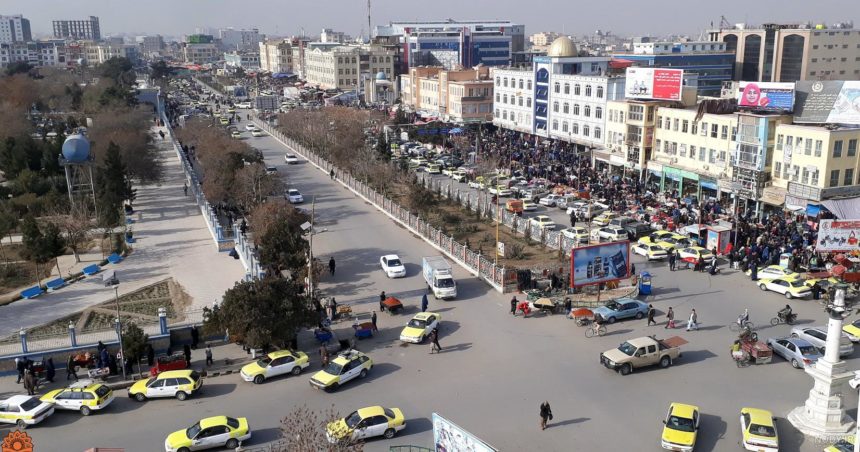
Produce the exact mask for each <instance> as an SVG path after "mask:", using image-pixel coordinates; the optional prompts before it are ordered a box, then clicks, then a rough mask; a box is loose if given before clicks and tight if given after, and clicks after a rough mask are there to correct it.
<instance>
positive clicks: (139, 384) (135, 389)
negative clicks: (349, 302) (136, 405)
mask: <svg viewBox="0 0 860 452" xmlns="http://www.w3.org/2000/svg"><path fill="white" fill-rule="evenodd" d="M147 381H149V379H144V380H137V381H136V382H135V383H134V384H133V385H131V387H130V388H128V392H129V393H131V394H137V393H145V392H146V382H147Z"/></svg>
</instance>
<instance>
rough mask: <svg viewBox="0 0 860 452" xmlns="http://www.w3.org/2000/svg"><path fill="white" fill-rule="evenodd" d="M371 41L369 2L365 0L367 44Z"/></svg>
mask: <svg viewBox="0 0 860 452" xmlns="http://www.w3.org/2000/svg"><path fill="white" fill-rule="evenodd" d="M371 39H373V37H372V32H371V31H370V0H367V43H368V44H370V40H371Z"/></svg>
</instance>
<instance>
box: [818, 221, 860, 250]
mask: <svg viewBox="0 0 860 452" xmlns="http://www.w3.org/2000/svg"><path fill="white" fill-rule="evenodd" d="M815 250H816V251H819V252H821V251H856V250H860V220H821V221H820V222H819V225H818V241H817V242H816V243H815Z"/></svg>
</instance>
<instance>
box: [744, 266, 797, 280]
mask: <svg viewBox="0 0 860 452" xmlns="http://www.w3.org/2000/svg"><path fill="white" fill-rule="evenodd" d="M750 273H751V270H747V273H746V274H747V276H749V275H750ZM756 276H757V277H758V278H782V277H783V276H788V277H791V278H798V277H800V275H799V274H798V273H795V272H793V271H791V270H789V269H787V268H785V267H782V266H780V265H768V266H767V267H765V268H760V269H758V271H757V272H756Z"/></svg>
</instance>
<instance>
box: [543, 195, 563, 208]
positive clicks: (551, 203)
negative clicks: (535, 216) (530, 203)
mask: <svg viewBox="0 0 860 452" xmlns="http://www.w3.org/2000/svg"><path fill="white" fill-rule="evenodd" d="M562 199H564V197H563V196H559V195H546V196H544V197H543V198H541V199H540V201H538V204H540V205H542V206H547V207H555V206H557V205H558V202H559V201H561V200H562Z"/></svg>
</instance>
